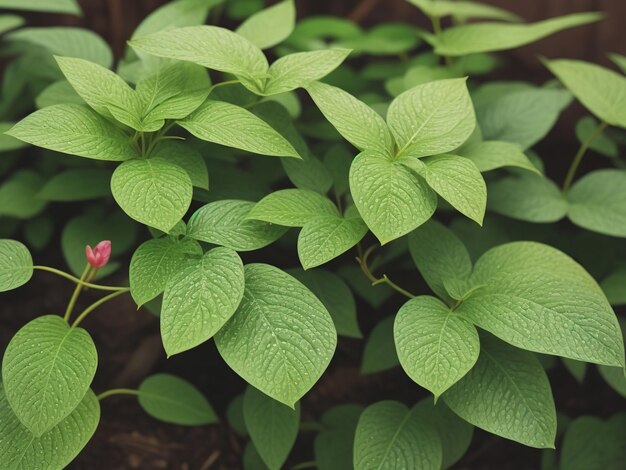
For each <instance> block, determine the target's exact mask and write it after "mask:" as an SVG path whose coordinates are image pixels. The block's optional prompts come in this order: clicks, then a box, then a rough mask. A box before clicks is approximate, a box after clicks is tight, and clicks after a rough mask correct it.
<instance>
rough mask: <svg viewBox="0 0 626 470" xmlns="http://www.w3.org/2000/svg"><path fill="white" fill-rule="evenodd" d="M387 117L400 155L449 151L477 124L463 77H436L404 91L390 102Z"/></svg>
mask: <svg viewBox="0 0 626 470" xmlns="http://www.w3.org/2000/svg"><path fill="white" fill-rule="evenodd" d="M387 121H388V123H389V128H390V129H391V132H392V134H393V135H394V137H395V139H396V142H397V144H398V148H399V150H398V153H397V155H398V156H399V157H402V156H409V157H424V156H427V155H435V154H439V153H445V152H449V151H450V150H454V149H455V148H457V147H458V146H460V145H461V144H462V143H463V142H465V141H466V140H467V139H468V137H469V136H470V135H471V134H472V132H473V131H474V128H475V127H476V117H475V115H474V107H473V106H472V100H471V98H470V96H469V93H468V91H467V85H466V83H465V79H464V78H454V79H449V80H438V81H435V82H430V83H425V84H423V85H418V86H416V87H413V88H411V89H410V90H408V91H405V92H404V93H402V94H401V95H400V96H398V97H397V98H396V99H394V100H393V101H392V102H391V104H390V105H389V110H388V111H387Z"/></svg>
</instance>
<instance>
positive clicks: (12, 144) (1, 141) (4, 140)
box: [0, 122, 27, 171]
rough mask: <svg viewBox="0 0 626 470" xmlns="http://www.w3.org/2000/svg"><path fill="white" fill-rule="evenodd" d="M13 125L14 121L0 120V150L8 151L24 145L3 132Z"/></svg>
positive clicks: (24, 145) (24, 144)
mask: <svg viewBox="0 0 626 470" xmlns="http://www.w3.org/2000/svg"><path fill="white" fill-rule="evenodd" d="M14 125H15V123H14V122H0V152H8V151H11V150H18V149H21V148H24V147H26V145H27V144H26V143H24V142H22V141H20V140H17V139H16V138H14V137H11V136H9V135H7V134H5V132H6V131H8V130H9V129H11V128H12V127H13V126H14ZM4 169H5V167H3V169H2V171H4Z"/></svg>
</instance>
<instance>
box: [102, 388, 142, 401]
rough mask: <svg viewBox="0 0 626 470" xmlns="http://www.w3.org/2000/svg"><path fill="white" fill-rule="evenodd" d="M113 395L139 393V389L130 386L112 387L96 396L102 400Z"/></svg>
mask: <svg viewBox="0 0 626 470" xmlns="http://www.w3.org/2000/svg"><path fill="white" fill-rule="evenodd" d="M113 395H136V396H138V395H139V390H135V389H132V388H112V389H111V390H107V391H105V392H102V393H101V394H100V395H97V396H96V398H97V399H98V400H104V399H105V398H107V397H110V396H113Z"/></svg>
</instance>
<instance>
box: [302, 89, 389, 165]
mask: <svg viewBox="0 0 626 470" xmlns="http://www.w3.org/2000/svg"><path fill="white" fill-rule="evenodd" d="M306 90H307V91H308V92H309V95H311V98H312V99H313V101H314V102H315V104H316V105H317V107H318V108H319V109H320V111H321V112H322V113H323V114H324V116H325V117H326V119H328V121H329V122H330V123H331V124H332V125H333V126H334V127H335V128H336V129H337V131H338V132H339V133H340V134H341V135H342V136H343V137H344V138H345V139H346V140H347V141H348V142H350V143H351V144H352V145H354V146H355V147H356V148H357V149H359V150H376V151H377V152H378V153H380V154H383V155H390V154H391V153H392V152H393V149H394V145H395V144H394V140H393V137H392V136H391V132H390V131H389V128H388V127H387V124H386V123H385V121H384V119H383V118H382V117H380V115H379V114H378V113H376V111H374V110H373V109H372V108H370V107H369V106H367V105H366V104H365V103H363V102H362V101H359V100H358V99H356V98H355V97H354V96H352V95H350V94H349V93H347V92H345V91H343V90H342V89H340V88H337V87H334V86H331V85H326V84H324V83H320V82H313V83H311V84H309V86H307V87H306Z"/></svg>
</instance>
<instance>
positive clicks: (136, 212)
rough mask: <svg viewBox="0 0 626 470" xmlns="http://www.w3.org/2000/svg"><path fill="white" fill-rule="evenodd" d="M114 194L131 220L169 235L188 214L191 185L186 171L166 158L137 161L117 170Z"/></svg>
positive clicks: (130, 161) (114, 180)
mask: <svg viewBox="0 0 626 470" xmlns="http://www.w3.org/2000/svg"><path fill="white" fill-rule="evenodd" d="M111 191H112V192H113V197H114V198H115V200H116V201H117V203H118V204H119V205H120V207H121V208H122V209H123V210H124V212H126V213H127V214H128V215H129V216H130V217H132V218H133V219H135V220H136V221H138V222H141V223H142V224H146V225H149V226H150V227H155V228H158V229H159V230H163V231H164V232H166V233H167V232H169V231H170V229H171V228H172V227H174V225H176V223H177V222H178V221H179V220H180V219H181V218H182V217H183V215H185V213H186V212H187V209H188V208H189V204H190V203H191V196H192V184H191V179H190V178H189V175H188V174H187V172H186V171H185V170H183V169H182V168H181V167H179V166H178V165H176V164H174V163H171V162H169V161H167V160H165V159H164V158H150V159H141V160H140V159H135V160H129V161H127V162H124V163H123V164H122V165H120V166H118V167H117V168H116V169H115V172H114V173H113V177H112V178H111Z"/></svg>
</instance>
